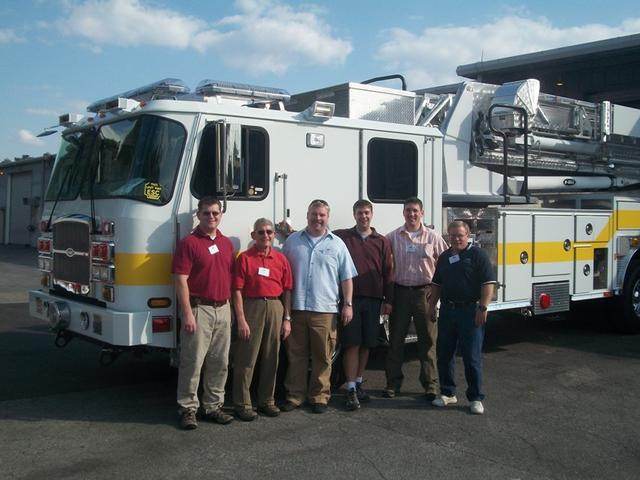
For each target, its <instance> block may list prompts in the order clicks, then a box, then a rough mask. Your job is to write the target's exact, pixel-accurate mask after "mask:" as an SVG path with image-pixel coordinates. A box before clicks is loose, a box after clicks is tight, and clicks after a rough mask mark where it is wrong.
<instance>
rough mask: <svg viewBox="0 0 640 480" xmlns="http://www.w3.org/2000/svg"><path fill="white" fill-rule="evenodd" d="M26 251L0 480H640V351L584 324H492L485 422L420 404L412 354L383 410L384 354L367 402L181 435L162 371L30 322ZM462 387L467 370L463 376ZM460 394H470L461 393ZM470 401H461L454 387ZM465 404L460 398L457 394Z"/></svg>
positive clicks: (169, 378) (7, 305) (12, 270)
mask: <svg viewBox="0 0 640 480" xmlns="http://www.w3.org/2000/svg"><path fill="white" fill-rule="evenodd" d="M34 264H35V254H34V252H33V251H32V250H30V249H24V248H15V247H6V246H0V361H1V362H2V368H1V369H0V478H2V479H14V478H15V479H67V478H77V479H87V478H91V479H93V478H105V479H106V478H109V479H113V478H125V479H128V478H136V479H146V478H149V479H152V478H153V479H164V478H216V479H217V478H234V479H243V478H279V479H288V478H292V479H294V478H295V479H301V478H322V479H326V478H351V479H356V478H357V479H360V478H366V479H378V478H389V479H391V478H393V479H395V478H408V479H414V478H434V479H457V478H460V479H476V478H488V479H542V478H554V479H556V478H557V479H561V478H562V479H564V478H571V479H588V478H594V479H596V478H597V479H602V478H607V479H608V478H611V479H636V478H638V476H639V474H640V435H638V427H639V426H640V404H639V402H638V399H639V398H640V337H633V336H624V335H618V334H616V333H615V332H613V331H612V330H611V329H609V328H607V327H605V326H603V324H604V323H605V321H606V318H607V317H608V316H610V315H612V313H611V312H610V311H609V310H607V309H606V308H604V307H600V306H593V305H591V306H589V307H587V308H582V309H581V312H580V315H577V316H576V317H577V318H579V320H570V319H566V318H559V319H556V320H554V321H542V320H535V319H534V320H523V319H520V318H519V317H501V318H495V317H490V324H489V325H488V328H487V341H486V345H485V356H484V365H485V373H486V391H487V395H488V396H487V400H486V402H485V407H486V413H485V415H483V416H473V415H471V414H469V413H468V411H467V408H466V407H467V405H466V401H461V402H460V405H459V406H456V407H448V408H446V409H443V410H439V409H435V408H433V407H430V406H428V405H427V404H426V402H425V401H424V400H423V398H421V395H420V389H419V387H418V382H417V375H418V365H417V362H416V361H415V353H414V352H413V350H412V349H411V348H409V349H408V360H407V362H406V365H405V374H406V376H407V380H406V381H405V386H404V387H403V392H402V393H401V395H400V396H399V397H397V398H395V399H393V400H387V399H382V398H380V397H379V392H380V389H381V388H382V387H383V386H384V375H383V370H382V366H383V361H382V360H383V356H382V355H377V356H376V357H375V358H374V359H373V362H372V365H371V368H370V370H369V371H368V372H367V379H368V383H367V387H368V388H369V390H371V391H372V393H374V398H373V400H372V402H371V403H370V404H368V405H366V406H365V407H363V408H362V409H361V410H360V411H358V412H345V411H344V410H343V408H342V404H343V401H344V398H343V396H342V393H343V392H339V394H337V395H335V396H334V398H333V399H332V402H331V404H330V407H331V408H330V410H329V412H328V413H327V414H324V415H314V414H312V413H310V412H309V411H308V410H304V409H300V410H298V411H295V412H292V413H287V414H283V415H282V416H281V417H279V418H277V419H268V418H264V417H260V418H259V419H258V420H256V421H255V422H252V423H241V422H234V423H232V424H231V425H228V426H219V425H213V424H202V423H201V424H200V428H198V430H195V431H193V432H183V431H180V430H178V429H177V427H176V420H177V416H176V414H175V409H174V401H175V381H176V377H175V372H173V371H172V370H171V369H170V368H169V367H168V361H167V357H166V356H164V355H162V354H150V355H146V356H144V357H143V358H135V357H133V356H132V355H125V356H122V357H121V358H120V359H118V361H117V362H116V363H115V364H114V365H112V366H110V367H101V366H100V365H99V364H98V354H99V349H98V348H97V347H95V346H94V345H91V344H88V343H85V342H80V341H76V340H74V341H72V342H71V343H70V344H69V345H68V346H67V347H66V348H65V349H57V348H56V347H55V346H54V345H53V336H52V335H51V334H50V333H49V332H48V330H47V328H46V327H45V326H44V325H42V324H41V323H40V322H38V321H36V320H33V319H31V318H29V316H28V308H27V304H26V303H25V302H26V294H25V290H26V289H28V288H29V287H31V286H33V285H34V284H35V283H36V282H37V276H36V272H35V270H34V269H33V267H32V265H34ZM459 374H460V375H459V376H460V378H461V374H462V372H461V368H460V369H459ZM460 385H461V386H462V387H464V381H463V380H462V378H461V380H460ZM462 390H463V388H462ZM458 397H459V399H460V400H463V398H461V397H463V395H459V396H458Z"/></svg>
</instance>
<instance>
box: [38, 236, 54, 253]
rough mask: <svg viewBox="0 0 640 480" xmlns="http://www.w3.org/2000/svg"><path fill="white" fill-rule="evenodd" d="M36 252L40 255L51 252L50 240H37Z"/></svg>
mask: <svg viewBox="0 0 640 480" xmlns="http://www.w3.org/2000/svg"><path fill="white" fill-rule="evenodd" d="M38 251H39V252H41V253H50V252H51V240H49V239H43V238H41V239H39V240H38Z"/></svg>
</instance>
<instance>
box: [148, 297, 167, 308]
mask: <svg viewBox="0 0 640 480" xmlns="http://www.w3.org/2000/svg"><path fill="white" fill-rule="evenodd" d="M147 306H148V307H149V308H168V307H170V306H171V299H169V298H167V297H157V298H150V299H149V300H147Z"/></svg>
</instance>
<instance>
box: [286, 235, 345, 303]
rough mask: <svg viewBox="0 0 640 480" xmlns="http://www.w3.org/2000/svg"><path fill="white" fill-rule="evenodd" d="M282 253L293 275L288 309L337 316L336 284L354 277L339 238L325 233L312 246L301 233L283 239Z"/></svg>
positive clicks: (308, 238)
mask: <svg viewBox="0 0 640 480" xmlns="http://www.w3.org/2000/svg"><path fill="white" fill-rule="evenodd" d="M283 253H284V254H285V255H286V256H287V258H288V259H289V263H290V264H291V269H292V271H293V294H292V309H293V310H306V311H310V312H320V313H337V312H338V302H339V298H340V283H341V282H343V281H344V280H348V279H349V278H353V277H355V276H356V275H357V274H358V272H357V271H356V267H355V265H354V264H353V261H352V260H351V256H350V255H349V251H348V250H347V247H346V246H345V244H344V242H343V241H342V240H340V237H338V236H337V235H334V234H333V233H332V232H330V231H327V234H326V235H325V236H324V237H322V238H321V239H320V240H319V241H318V242H317V243H315V244H314V243H313V241H312V240H311V237H310V236H309V234H308V233H307V231H306V230H301V231H298V232H295V233H293V234H292V235H290V236H289V238H287V241H286V242H285V244H284V248H283Z"/></svg>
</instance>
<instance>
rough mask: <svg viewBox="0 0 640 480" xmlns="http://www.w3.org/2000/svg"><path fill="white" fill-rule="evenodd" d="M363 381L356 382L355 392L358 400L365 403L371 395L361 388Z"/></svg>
mask: <svg viewBox="0 0 640 480" xmlns="http://www.w3.org/2000/svg"><path fill="white" fill-rule="evenodd" d="M363 383H364V382H360V383H356V393H357V394H358V400H360V402H362V403H366V402H368V401H370V400H371V397H370V396H369V394H368V393H367V392H365V391H364V389H363V388H362V384H363Z"/></svg>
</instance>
